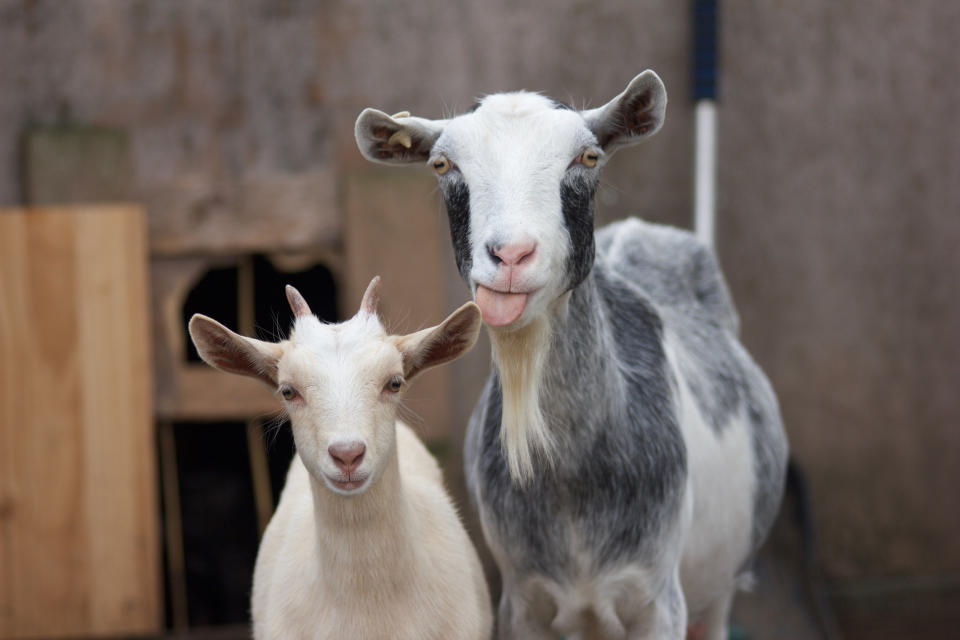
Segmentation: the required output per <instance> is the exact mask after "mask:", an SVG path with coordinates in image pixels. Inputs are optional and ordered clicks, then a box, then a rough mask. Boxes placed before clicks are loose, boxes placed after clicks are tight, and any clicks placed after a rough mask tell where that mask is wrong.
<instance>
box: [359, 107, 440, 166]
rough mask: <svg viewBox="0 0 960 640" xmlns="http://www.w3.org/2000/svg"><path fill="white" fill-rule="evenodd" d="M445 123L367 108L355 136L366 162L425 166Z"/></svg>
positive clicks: (361, 114)
mask: <svg viewBox="0 0 960 640" xmlns="http://www.w3.org/2000/svg"><path fill="white" fill-rule="evenodd" d="M446 124H447V121H446V120H427V119H426V118H416V117H413V116H411V115H410V114H409V113H407V112H406V111H404V112H401V113H398V114H395V115H393V116H388V115H387V114H385V113H384V112H383V111H378V110H376V109H364V110H363V111H362V112H361V113H360V116H359V117H358V118H357V124H356V125H355V126H354V128H353V134H354V136H355V137H356V139H357V146H358V147H359V148H360V153H362V154H363V157H364V158H366V159H367V160H370V161H372V162H379V163H382V164H409V163H411V162H417V163H423V162H426V161H427V160H429V159H430V150H431V149H432V148H433V144H434V143H435V142H436V141H437V138H439V137H440V134H441V133H443V128H444V126H446Z"/></svg>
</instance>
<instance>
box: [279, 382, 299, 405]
mask: <svg viewBox="0 0 960 640" xmlns="http://www.w3.org/2000/svg"><path fill="white" fill-rule="evenodd" d="M280 395H281V396H283V399H284V400H286V401H287V402H290V401H292V400H296V399H297V398H299V397H300V394H299V393H297V390H296V389H294V388H293V387H291V386H290V385H288V384H285V385H283V386H282V387H280Z"/></svg>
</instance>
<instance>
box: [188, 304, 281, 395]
mask: <svg viewBox="0 0 960 640" xmlns="http://www.w3.org/2000/svg"><path fill="white" fill-rule="evenodd" d="M189 329H190V339H191V340H193V344H194V345H196V347H197V352H198V353H199V354H200V357H201V358H203V361H204V362H206V363H207V364H209V365H210V366H211V367H213V368H214V369H220V370H221V371H226V372H227V373H235V374H237V375H241V376H250V377H251V378H256V379H257V380H260V381H261V382H263V383H265V384H266V385H268V386H270V387H272V388H274V389H276V387H277V362H278V361H279V360H280V356H282V355H283V347H281V346H280V345H279V344H277V343H275V342H264V341H263V340H255V339H254V338H244V337H243V336H241V335H239V334H237V333H234V332H233V331H230V329H227V328H226V327H225V326H223V325H222V324H220V323H219V322H217V321H216V320H214V319H213V318H208V317H207V316H204V315H200V314H199V313H197V314H194V316H193V317H192V318H190V325H189Z"/></svg>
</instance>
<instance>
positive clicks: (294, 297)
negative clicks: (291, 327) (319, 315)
mask: <svg viewBox="0 0 960 640" xmlns="http://www.w3.org/2000/svg"><path fill="white" fill-rule="evenodd" d="M286 291H287V302H289V303H290V310H291V311H293V315H295V316H297V317H298V318H299V317H300V316H311V315H313V313H312V312H311V311H310V307H309V306H308V305H307V301H306V300H304V299H303V296H302V295H300V292H299V291H297V290H296V289H294V288H293V287H292V286H290V285H289V284H288V285H287V289H286Z"/></svg>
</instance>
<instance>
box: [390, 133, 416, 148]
mask: <svg viewBox="0 0 960 640" xmlns="http://www.w3.org/2000/svg"><path fill="white" fill-rule="evenodd" d="M387 144H390V145H393V144H402V145H403V146H404V148H406V149H409V148H410V147H412V146H413V140H412V139H411V138H410V134H409V133H407V132H406V131H404V130H403V129H400V130H399V131H397V132H396V133H394V134H393V135H392V136H390V139H389V140H387Z"/></svg>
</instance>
